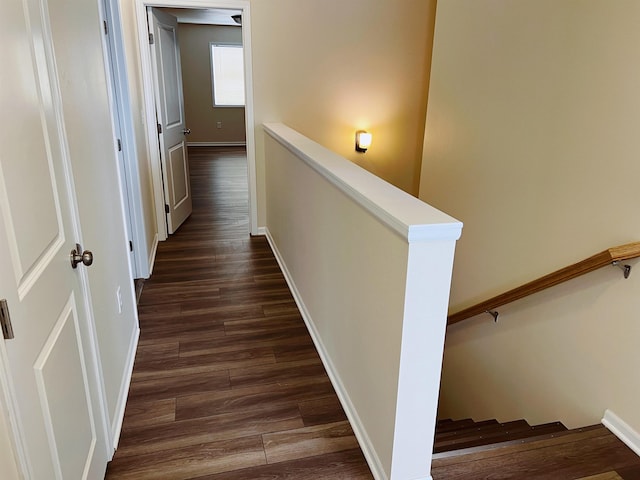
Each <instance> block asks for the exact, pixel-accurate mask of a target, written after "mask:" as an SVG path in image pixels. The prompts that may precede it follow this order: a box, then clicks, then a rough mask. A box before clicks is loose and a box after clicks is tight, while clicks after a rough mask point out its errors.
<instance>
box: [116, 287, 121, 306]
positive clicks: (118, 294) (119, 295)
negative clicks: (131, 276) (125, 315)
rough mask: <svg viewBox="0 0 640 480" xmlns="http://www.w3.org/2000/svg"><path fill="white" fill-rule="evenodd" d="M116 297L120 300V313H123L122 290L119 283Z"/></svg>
mask: <svg viewBox="0 0 640 480" xmlns="http://www.w3.org/2000/svg"><path fill="white" fill-rule="evenodd" d="M116 299H117V300H118V313H122V292H121V291H120V286H119V285H118V290H116Z"/></svg>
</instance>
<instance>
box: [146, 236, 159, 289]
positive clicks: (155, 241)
mask: <svg viewBox="0 0 640 480" xmlns="http://www.w3.org/2000/svg"><path fill="white" fill-rule="evenodd" d="M158 243H159V241H158V233H157V232H156V234H155V236H154V237H153V243H152V244H151V251H150V252H149V258H148V260H147V261H148V262H149V277H151V274H152V273H153V266H154V265H155V263H156V253H157V252H158ZM149 277H147V278H149Z"/></svg>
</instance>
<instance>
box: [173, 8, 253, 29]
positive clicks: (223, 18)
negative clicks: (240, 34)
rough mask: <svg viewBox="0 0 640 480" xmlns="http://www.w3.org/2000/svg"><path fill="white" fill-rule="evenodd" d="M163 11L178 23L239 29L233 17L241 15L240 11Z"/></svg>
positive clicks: (212, 9) (175, 9) (194, 9)
mask: <svg viewBox="0 0 640 480" xmlns="http://www.w3.org/2000/svg"><path fill="white" fill-rule="evenodd" d="M162 10H163V11H165V12H167V13H168V14H170V15H173V16H174V17H176V18H177V19H178V23H199V24H204V25H232V26H234V27H239V26H240V25H238V24H237V23H236V22H234V21H233V19H232V18H231V15H240V14H241V13H242V12H241V11H240V10H231V9H222V8H207V9H204V8H203V9H198V8H163V9H162Z"/></svg>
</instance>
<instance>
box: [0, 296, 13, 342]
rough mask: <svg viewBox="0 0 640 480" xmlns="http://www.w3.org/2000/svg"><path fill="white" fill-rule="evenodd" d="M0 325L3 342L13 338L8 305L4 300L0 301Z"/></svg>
mask: <svg viewBox="0 0 640 480" xmlns="http://www.w3.org/2000/svg"><path fill="white" fill-rule="evenodd" d="M0 325H1V326H2V336H3V337H4V339H5V340H11V339H12V338H13V326H12V325H11V316H10V315H9V305H7V301H6V300H5V299H2V300H0Z"/></svg>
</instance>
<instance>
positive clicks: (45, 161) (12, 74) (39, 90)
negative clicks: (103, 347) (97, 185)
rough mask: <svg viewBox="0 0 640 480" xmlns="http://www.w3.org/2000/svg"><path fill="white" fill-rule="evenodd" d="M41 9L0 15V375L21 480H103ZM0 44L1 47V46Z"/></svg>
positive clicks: (92, 371) (91, 357)
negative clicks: (2, 307) (4, 331)
mask: <svg viewBox="0 0 640 480" xmlns="http://www.w3.org/2000/svg"><path fill="white" fill-rule="evenodd" d="M42 18H46V12H45V11H44V9H43V5H42V4H41V3H40V0H6V1H4V2H3V12H2V15H0V32H2V36H3V39H4V40H5V41H2V42H0V65H2V69H1V70H0V87H1V88H0V104H1V105H2V110H0V112H1V113H0V115H1V117H0V118H1V121H2V126H3V128H2V129H0V272H1V274H0V298H3V299H6V300H7V303H8V306H9V311H10V313H11V317H12V324H13V330H14V334H15V338H13V339H6V340H2V339H1V338H2V337H0V368H1V369H2V372H1V373H2V375H1V376H2V377H3V378H4V379H5V380H6V381H7V384H6V385H5V386H6V387H7V388H6V389H7V392H6V393H7V397H8V398H7V399H6V400H7V404H8V405H10V407H9V408H10V413H11V414H12V415H11V418H13V420H14V424H13V427H14V433H16V437H17V438H16V440H17V443H16V447H17V452H18V455H19V457H20V460H21V462H20V463H21V466H22V468H23V469H24V470H25V471H24V472H23V474H24V475H25V477H26V478H31V479H33V480H39V479H43V480H45V479H46V480H50V479H59V480H62V479H97V478H103V476H104V471H105V469H106V463H107V457H108V450H107V446H106V434H105V424H104V418H105V417H104V404H103V402H102V400H101V395H100V394H99V392H98V386H97V384H96V382H95V379H96V376H98V372H99V364H98V361H97V356H96V351H95V348H94V342H93V338H94V332H93V324H92V322H91V320H90V318H89V317H88V314H87V312H86V310H85V305H87V304H88V295H87V293H86V291H85V290H84V288H83V285H84V283H83V278H82V277H83V275H85V272H84V271H83V269H86V268H88V267H86V266H84V265H82V264H80V266H79V267H78V268H76V269H73V268H72V266H71V263H70V252H71V250H72V249H73V248H75V241H76V238H77V237H78V225H77V223H76V216H75V213H74V212H75V207H74V203H73V202H74V199H73V196H72V191H73V190H72V184H71V181H70V171H69V163H68V161H67V160H68V159H67V156H66V154H65V141H64V135H63V132H62V129H61V128H59V119H60V118H61V117H60V112H59V109H58V103H57V97H56V95H55V92H56V91H57V89H56V88H55V84H54V83H53V81H54V79H55V77H54V76H53V74H51V72H52V70H51V68H50V67H51V65H52V64H51V63H50V61H49V60H50V51H49V48H50V41H49V40H48V37H47V29H45V28H43V25H42V23H41V21H42ZM7 39H10V41H9V40H7Z"/></svg>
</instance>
